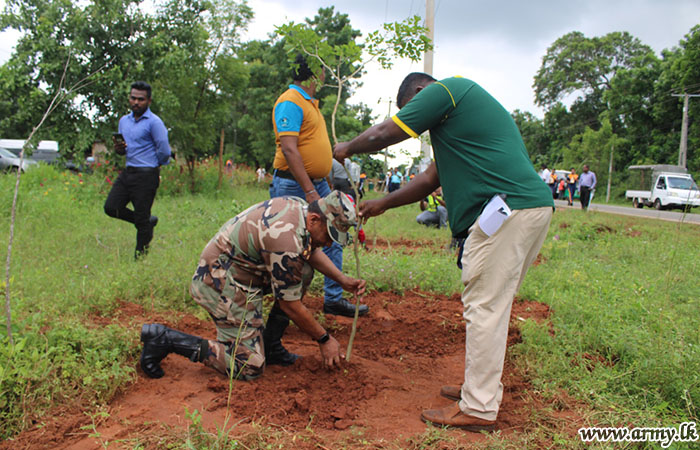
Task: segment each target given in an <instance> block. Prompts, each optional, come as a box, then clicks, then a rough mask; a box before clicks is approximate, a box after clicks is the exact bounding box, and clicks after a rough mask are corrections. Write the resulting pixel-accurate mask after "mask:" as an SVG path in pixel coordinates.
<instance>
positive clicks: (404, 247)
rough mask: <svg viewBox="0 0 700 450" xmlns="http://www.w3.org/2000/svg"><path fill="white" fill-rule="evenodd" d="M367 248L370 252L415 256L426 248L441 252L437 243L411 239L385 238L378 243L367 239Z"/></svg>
mask: <svg viewBox="0 0 700 450" xmlns="http://www.w3.org/2000/svg"><path fill="white" fill-rule="evenodd" d="M365 247H366V249H367V250H368V251H372V250H391V251H398V252H401V253H404V254H408V255H413V254H414V253H416V251H418V250H424V249H426V248H432V249H435V250H439V247H435V241H419V240H416V241H414V240H411V239H404V238H400V239H395V240H391V241H389V240H386V239H383V238H377V239H376V241H375V239H374V237H367V240H366V241H365ZM444 247H449V242H445V246H444Z"/></svg>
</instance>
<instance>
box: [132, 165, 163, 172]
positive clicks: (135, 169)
mask: <svg viewBox="0 0 700 450" xmlns="http://www.w3.org/2000/svg"><path fill="white" fill-rule="evenodd" d="M126 171H127V172H158V167H134V166H126Z"/></svg>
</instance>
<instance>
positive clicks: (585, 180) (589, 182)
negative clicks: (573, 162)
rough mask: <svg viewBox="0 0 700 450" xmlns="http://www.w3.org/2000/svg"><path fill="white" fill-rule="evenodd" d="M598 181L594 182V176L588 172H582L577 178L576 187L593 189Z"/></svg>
mask: <svg viewBox="0 0 700 450" xmlns="http://www.w3.org/2000/svg"><path fill="white" fill-rule="evenodd" d="M597 181H598V180H596V177H595V174H594V173H593V172H591V171H590V170H589V171H588V172H583V173H582V174H581V175H579V177H578V185H579V186H585V187H588V188H591V189H595V185H596V183H597Z"/></svg>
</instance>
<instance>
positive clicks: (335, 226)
mask: <svg viewBox="0 0 700 450" xmlns="http://www.w3.org/2000/svg"><path fill="white" fill-rule="evenodd" d="M318 206H319V208H320V209H321V212H323V215H324V216H326V225H327V226H328V234H329V235H330V236H331V239H333V241H335V242H337V243H338V244H340V245H342V246H345V245H347V244H348V243H349V242H350V234H349V233H348V230H349V229H350V227H354V226H355V225H357V216H356V215H355V203H354V202H353V201H352V199H351V198H350V197H349V196H348V195H346V194H344V193H342V192H340V191H331V193H330V194H328V195H326V196H325V197H323V198H322V199H320V200H319V201H318Z"/></svg>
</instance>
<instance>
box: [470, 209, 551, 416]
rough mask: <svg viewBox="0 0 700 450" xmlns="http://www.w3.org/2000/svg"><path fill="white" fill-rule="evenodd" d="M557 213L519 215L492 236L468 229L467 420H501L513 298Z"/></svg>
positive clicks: (519, 212) (527, 211)
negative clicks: (504, 368)
mask: <svg viewBox="0 0 700 450" xmlns="http://www.w3.org/2000/svg"><path fill="white" fill-rule="evenodd" d="M551 219H552V208H551V207H542V208H532V209H519V210H514V211H513V213H512V214H511V215H510V216H509V217H508V219H506V221H505V222H504V223H503V225H501V228H499V229H498V231H496V233H494V234H493V235H491V236H487V235H486V233H484V232H483V231H482V230H481V228H479V225H478V223H479V221H478V220H477V221H476V222H475V223H474V225H472V227H471V228H470V229H469V237H468V238H467V240H466V242H465V244H464V254H463V256H462V283H463V284H464V286H465V288H464V291H463V292H462V304H463V305H464V313H463V316H464V319H465V320H466V322H467V324H466V357H465V368H464V384H463V385H462V400H461V401H460V402H459V407H460V409H461V410H462V412H464V413H465V414H469V415H471V416H474V417H478V418H481V419H485V420H496V417H497V415H498V408H499V407H500V405H501V399H502V398H503V384H501V375H502V373H503V361H504V359H505V353H506V341H507V338H508V322H509V320H510V309H511V305H512V303H513V298H514V297H515V294H516V293H517V292H518V289H519V288H520V285H521V284H522V282H523V279H524V278H525V274H526V273H527V269H528V267H530V265H531V264H532V263H533V262H534V261H535V258H536V257H537V254H538V253H539V251H540V248H541V247H542V243H543V242H544V240H545V238H546V236H547V230H548V229H549V223H550V221H551Z"/></svg>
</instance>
